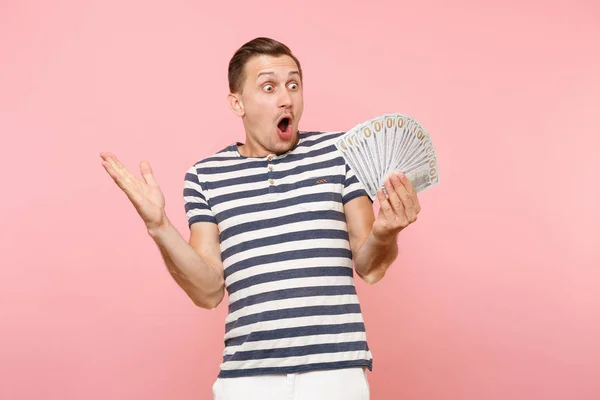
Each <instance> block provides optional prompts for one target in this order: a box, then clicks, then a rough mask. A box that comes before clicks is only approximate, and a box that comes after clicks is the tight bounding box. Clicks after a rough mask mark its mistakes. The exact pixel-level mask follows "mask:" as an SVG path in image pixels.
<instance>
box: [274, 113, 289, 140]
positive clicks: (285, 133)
mask: <svg viewBox="0 0 600 400" xmlns="http://www.w3.org/2000/svg"><path fill="white" fill-rule="evenodd" d="M277 133H278V134H279V137H280V138H282V139H289V138H291V137H292V119H291V118H290V117H283V118H282V119H281V120H280V121H279V123H278V124H277Z"/></svg>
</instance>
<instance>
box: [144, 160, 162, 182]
mask: <svg viewBox="0 0 600 400" xmlns="http://www.w3.org/2000/svg"><path fill="white" fill-rule="evenodd" d="M140 172H141V174H142V177H143V178H144V181H146V183H147V184H148V185H149V186H158V184H157V183H156V179H154V174H153V173H152V167H151V166H150V163H149V162H148V161H146V160H144V161H142V162H140Z"/></svg>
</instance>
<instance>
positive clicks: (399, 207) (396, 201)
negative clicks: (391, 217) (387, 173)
mask: <svg viewBox="0 0 600 400" xmlns="http://www.w3.org/2000/svg"><path fill="white" fill-rule="evenodd" d="M383 184H384V186H385V190H386V191H387V193H388V201H389V203H390V205H391V206H392V209H393V211H394V213H395V214H396V216H397V217H398V218H404V206H403V204H402V200H401V199H400V196H398V193H396V189H395V188H394V186H393V185H392V182H391V181H390V179H386V180H385V181H383Z"/></svg>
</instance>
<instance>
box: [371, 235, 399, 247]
mask: <svg viewBox="0 0 600 400" xmlns="http://www.w3.org/2000/svg"><path fill="white" fill-rule="evenodd" d="M371 236H372V239H373V244H375V245H376V246H381V247H388V246H391V245H395V244H396V243H397V241H398V232H396V233H388V234H383V235H382V234H376V233H374V232H371Z"/></svg>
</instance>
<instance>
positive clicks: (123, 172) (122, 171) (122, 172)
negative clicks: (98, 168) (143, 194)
mask: <svg viewBox="0 0 600 400" xmlns="http://www.w3.org/2000/svg"><path fill="white" fill-rule="evenodd" d="M102 158H103V159H104V160H105V161H106V162H108V163H109V164H110V165H111V166H112V168H113V170H114V171H115V172H116V173H117V174H118V175H119V176H120V177H121V179H123V180H126V179H129V180H130V181H131V182H134V181H135V176H133V174H132V173H131V172H129V170H128V169H127V168H125V166H124V165H123V164H122V163H121V161H119V159H118V158H117V157H116V156H115V155H114V154H112V153H103V157H102Z"/></svg>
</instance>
